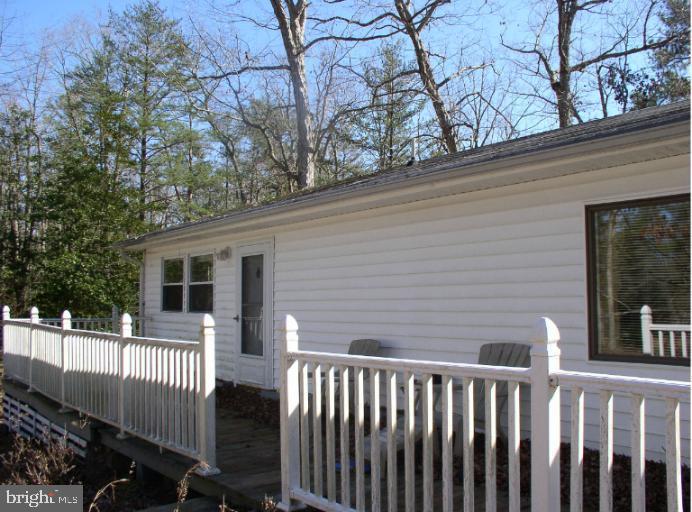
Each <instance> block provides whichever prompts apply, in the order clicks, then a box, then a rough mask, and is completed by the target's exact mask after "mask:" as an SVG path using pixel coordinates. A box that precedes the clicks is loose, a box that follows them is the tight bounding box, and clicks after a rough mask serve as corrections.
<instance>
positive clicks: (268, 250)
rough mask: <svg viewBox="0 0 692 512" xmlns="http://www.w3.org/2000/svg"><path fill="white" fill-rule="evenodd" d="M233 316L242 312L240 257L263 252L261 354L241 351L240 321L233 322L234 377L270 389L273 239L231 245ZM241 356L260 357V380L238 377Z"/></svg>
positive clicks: (258, 358) (250, 358)
mask: <svg viewBox="0 0 692 512" xmlns="http://www.w3.org/2000/svg"><path fill="white" fill-rule="evenodd" d="M234 252H235V256H236V257H235V258H234V265H235V315H238V316H239V317H240V316H241V315H242V311H241V310H242V307H241V304H242V280H243V277H242V260H243V257H244V256H252V255H254V254H262V255H264V276H265V279H264V280H263V283H262V285H263V290H262V294H263V311H262V314H263V322H262V324H263V325H262V334H263V347H262V348H263V355H262V356H253V355H245V354H243V353H242V343H241V337H242V330H241V322H240V321H237V322H235V324H236V326H235V348H236V350H235V354H236V372H235V373H236V380H237V381H238V382H241V383H244V384H248V385H252V386H259V387H262V388H265V389H273V388H274V239H273V238H271V239H263V240H254V241H248V242H238V243H237V244H235V251H234ZM243 359H245V360H247V361H248V362H257V361H259V360H264V382H262V383H258V382H254V381H246V380H242V379H241V373H240V365H241V364H242V362H243Z"/></svg>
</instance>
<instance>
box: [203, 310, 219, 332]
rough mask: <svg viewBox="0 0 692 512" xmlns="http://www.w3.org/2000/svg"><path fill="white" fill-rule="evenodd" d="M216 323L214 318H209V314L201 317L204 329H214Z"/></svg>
mask: <svg viewBox="0 0 692 512" xmlns="http://www.w3.org/2000/svg"><path fill="white" fill-rule="evenodd" d="M215 326H216V322H214V317H213V316H211V315H210V314H209V313H205V314H204V316H203V317H202V327H204V328H205V329H206V328H207V327H215Z"/></svg>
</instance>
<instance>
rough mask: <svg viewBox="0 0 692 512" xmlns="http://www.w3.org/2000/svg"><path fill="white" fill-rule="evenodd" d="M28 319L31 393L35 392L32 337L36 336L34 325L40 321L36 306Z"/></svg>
mask: <svg viewBox="0 0 692 512" xmlns="http://www.w3.org/2000/svg"><path fill="white" fill-rule="evenodd" d="M29 319H30V323H31V325H30V326H29V393H33V392H34V391H36V390H35V389H34V345H35V343H34V336H36V334H35V330H34V325H35V324H38V323H39V322H40V321H41V320H40V318H39V316H38V308H37V307H36V306H34V307H32V308H31V311H29Z"/></svg>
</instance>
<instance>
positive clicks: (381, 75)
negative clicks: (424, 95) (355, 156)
mask: <svg viewBox="0 0 692 512" xmlns="http://www.w3.org/2000/svg"><path fill="white" fill-rule="evenodd" d="M410 68H411V66H410V65H408V64H407V63H406V62H404V60H403V58H402V55H401V49H400V46H399V45H397V44H394V43H388V44H384V45H382V46H381V48H380V53H379V62H377V63H376V64H374V65H371V66H368V67H367V68H366V70H365V79H366V82H367V83H368V87H369V89H370V91H371V95H372V96H371V102H370V106H369V108H368V110H367V111H366V112H365V113H357V114H356V115H355V116H354V117H353V123H354V125H355V128H356V129H355V142H356V144H357V145H358V146H359V147H360V148H362V150H364V151H365V152H366V153H367V154H368V155H370V156H369V157H366V158H369V159H371V160H372V164H371V166H372V167H373V168H374V169H375V170H377V171H381V170H386V169H391V168H392V167H395V166H397V165H402V164H404V163H406V162H407V161H408V160H409V159H410V158H411V146H412V141H413V139H414V138H415V131H414V124H415V118H416V116H417V115H418V114H419V113H420V112H421V110H422V109H423V107H424V104H423V102H422V101H420V100H417V99H416V98H417V89H416V85H417V81H416V79H415V77H413V76H412V75H411V74H407V73H406V70H407V69H410Z"/></svg>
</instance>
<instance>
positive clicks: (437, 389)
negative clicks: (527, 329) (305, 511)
mask: <svg viewBox="0 0 692 512" xmlns="http://www.w3.org/2000/svg"><path fill="white" fill-rule="evenodd" d="M559 337H560V336H559V331H558V328H557V327H556V326H555V324H554V323H553V322H552V321H551V320H550V319H548V318H541V319H540V320H539V322H538V323H537V324H536V326H535V331H534V335H533V337H532V339H531V340H530V341H531V366H530V367H529V368H516V367H503V366H488V365H478V364H461V363H445V362H432V361H418V360H408V359H392V358H384V357H366V356H353V355H345V354H333V353H322V352H308V351H302V350H299V346H298V325H297V322H296V321H295V319H294V318H293V317H291V316H290V315H288V316H287V317H286V324H285V342H284V344H283V346H282V354H281V386H280V392H281V395H280V396H281V471H282V503H281V507H282V509H283V510H293V509H298V508H300V506H301V505H303V504H305V505H309V506H313V507H315V508H317V509H320V510H325V511H335V512H336V511H344V512H345V511H352V510H354V508H353V507H354V505H355V510H356V511H365V510H371V511H373V512H380V511H381V510H387V511H389V512H395V511H397V510H400V509H403V510H406V511H407V512H409V511H411V512H412V511H414V510H422V511H423V512H429V511H432V510H433V503H434V501H435V500H434V494H435V493H436V492H438V491H435V486H434V482H435V480H436V479H437V478H436V476H435V472H434V464H433V450H434V431H435V430H436V429H440V431H441V470H442V471H441V476H442V478H441V480H442V486H441V503H442V510H443V512H451V511H452V510H456V509H458V504H457V508H455V504H454V493H453V483H454V480H453V443H454V433H453V430H454V429H453V425H454V421H453V414H454V401H455V396H456V395H457V394H458V393H460V394H461V405H462V421H461V423H462V429H463V434H462V435H460V436H457V437H458V439H459V438H460V442H461V443H462V448H463V468H462V473H463V498H462V499H463V510H464V511H465V512H468V511H472V510H473V509H474V502H475V500H474V487H475V484H476V483H478V484H480V483H481V482H475V481H474V466H475V462H474V438H475V432H476V428H477V424H476V420H475V418H474V387H475V386H483V390H484V397H485V398H484V401H485V404H484V405H485V415H484V416H485V418H484V421H483V423H484V433H485V436H484V439H485V447H484V448H485V477H484V480H485V481H484V482H483V483H484V488H485V491H484V492H485V510H487V511H495V510H497V509H498V496H497V455H498V454H497V444H496V439H497V433H498V432H497V429H498V422H499V421H501V420H503V419H504V418H500V417H499V415H498V413H497V395H496V392H497V389H498V387H499V386H500V385H502V386H503V387H504V385H505V383H506V386H507V404H508V407H507V416H506V421H507V445H508V452H507V460H508V463H507V468H508V484H509V485H508V502H507V504H506V505H504V504H503V505H502V507H501V508H503V509H504V508H505V507H506V509H507V510H509V511H510V512H518V511H519V510H520V509H521V500H520V498H521V494H520V480H521V479H520V452H519V449H520V437H521V432H522V425H521V423H520V417H521V414H520V403H521V397H520V385H528V386H529V387H530V404H531V405H530V407H531V415H530V425H528V426H524V428H525V429H526V427H529V429H530V439H531V476H532V478H531V510H532V511H533V512H549V511H555V510H560V509H561V508H560V442H561V430H560V421H561V417H560V413H561V404H560V389H561V387H563V386H564V387H566V388H571V389H572V428H571V432H572V443H573V444H572V446H573V447H575V448H576V449H573V450H572V466H571V488H572V500H571V510H574V511H576V510H581V504H582V501H581V496H582V494H581V493H582V476H581V474H582V473H581V472H582V459H583V444H584V436H583V433H584V403H583V393H584V390H589V391H596V392H598V393H600V397H601V418H602V420H601V440H600V444H601V478H600V485H601V494H600V510H601V511H602V512H608V511H611V510H612V506H613V503H612V465H613V456H612V453H613V449H612V446H613V435H612V432H613V410H612V400H613V394H614V393H623V394H626V395H631V396H632V403H633V420H632V440H633V446H632V450H633V452H632V453H633V465H632V482H633V489H634V491H633V493H632V507H633V508H632V509H633V510H636V511H643V510H644V504H645V501H644V497H645V494H644V492H645V491H644V486H643V481H644V480H643V478H644V476H643V475H644V464H643V460H644V453H645V451H644V448H645V446H644V442H645V441H644V440H645V437H644V435H645V433H644V421H643V420H644V414H645V408H644V396H650V395H651V396H657V397H662V398H664V399H665V400H666V403H667V405H668V416H667V425H668V428H667V433H666V436H667V443H666V462H667V467H668V473H667V475H668V478H667V481H668V484H667V486H668V487H667V495H668V510H669V511H671V512H673V511H675V512H678V511H682V481H681V474H680V463H681V460H680V457H681V455H680V399H684V397H687V398H686V400H688V401H689V393H690V384H689V382H682V381H665V380H656V379H640V378H632V377H620V376H611V375H600V374H589V373H581V372H571V371H563V370H560V349H559V348H558V341H559ZM337 372H338V379H337V378H336V373H337ZM351 375H352V376H351ZM366 378H367V379H368V381H369V382H368V383H367V386H366V383H365V379H366ZM336 382H338V386H337V385H336ZM351 382H352V383H351ZM436 382H437V383H436ZM402 384H403V398H404V404H403V405H404V407H403V409H404V420H403V422H404V425H403V426H404V429H403V437H404V443H403V449H402V450H401V451H403V460H404V471H403V473H404V482H403V487H404V489H403V496H404V503H403V504H400V503H398V501H397V500H398V499H399V489H400V487H401V486H400V485H399V482H397V476H398V468H397V464H398V459H399V458H398V455H397V452H398V451H399V450H400V448H401V447H400V446H399V445H398V444H397V433H398V430H397V429H398V425H397V422H398V421H401V420H400V419H398V414H397V410H398V409H401V407H400V406H399V404H398V403H397V400H398V398H397V396H398V394H399V391H400V389H401V387H400V386H401V385H402ZM323 387H324V390H323ZM382 387H384V393H383V396H385V403H384V408H383V410H384V413H385V418H386V419H385V420H384V421H382V418H381V410H380V409H381V403H380V400H381V396H382V391H383V390H382ZM337 388H338V394H339V395H340V396H336V395H337V391H336V390H337ZM366 388H369V389H368V391H369V393H368V391H366ZM351 389H352V390H353V394H354V396H353V399H351V398H350V397H349V393H350V390H351ZM310 394H311V395H312V396H310ZM435 398H439V399H440V403H441V418H439V417H438V418H437V420H436V410H435V406H434V404H435V403H436V402H437V400H435ZM368 399H369V400H368ZM419 399H420V400H419ZM366 400H367V401H369V404H367V407H368V408H369V409H368V410H369V413H370V435H368V436H366V435H365V411H366ZM311 402H312V403H311ZM351 403H353V404H354V411H353V420H352V418H351V411H350V410H349V409H350V404H351ZM417 403H419V404H420V407H421V410H418V411H416V404H417ZM337 404H338V407H337ZM337 408H338V416H337ZM438 416H439V415H438ZM417 418H418V419H419V420H420V421H421V422H422V425H421V426H422V429H416V425H415V422H416V421H417ZM382 428H384V429H385V431H386V438H385V439H384V442H383V445H382V446H381V445H380V441H379V432H380V431H381V429H382ZM337 429H338V437H339V438H338V439H337V435H336V432H337ZM421 430H422V431H421ZM419 432H420V438H417V436H418V435H419ZM373 433H375V434H373ZM351 435H353V441H352V440H351V437H350V436H351ZM419 439H420V440H421V442H422V507H420V506H419V505H418V503H419V502H420V500H419V501H418V502H417V501H416V496H415V493H416V489H418V488H420V486H416V478H420V477H417V476H416V471H415V469H416V466H415V464H414V462H415V461H416V455H414V454H415V449H416V448H415V447H416V442H417V441H418V440H419ZM366 440H367V441H369V448H370V450H369V453H366V446H367V444H368V443H366V442H365V441H366ZM457 442H459V441H457ZM351 446H353V447H354V459H355V460H354V461H353V468H352V467H351V466H352V464H351V461H352V452H351ZM337 447H338V448H339V450H338V452H339V459H338V460H340V462H339V463H337ZM381 450H382V451H384V452H385V455H386V457H385V458H384V459H383V461H381V457H380V454H381ZM365 460H369V462H370V478H369V484H370V492H369V493H368V492H367V490H366V469H365V468H366V466H365ZM383 466H384V467H383ZM383 476H384V477H385V479H384V480H383V479H382V477H383ZM352 477H353V478H354V479H355V486H353V485H352V482H351V479H352ZM635 480H636V481H637V483H636V485H635ZM353 489H355V496H352V490H353ZM337 491H339V492H338V494H337ZM437 496H438V497H440V496H439V495H437ZM400 505H403V507H401V506H400Z"/></svg>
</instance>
